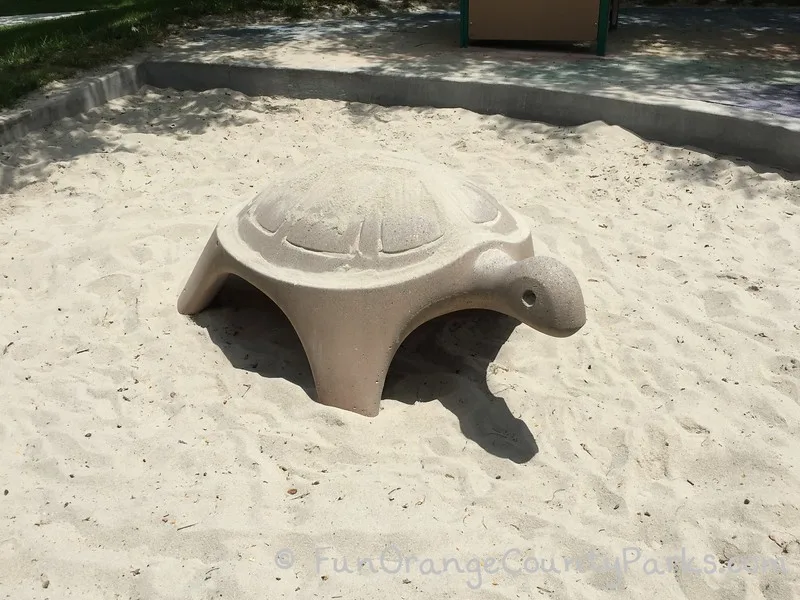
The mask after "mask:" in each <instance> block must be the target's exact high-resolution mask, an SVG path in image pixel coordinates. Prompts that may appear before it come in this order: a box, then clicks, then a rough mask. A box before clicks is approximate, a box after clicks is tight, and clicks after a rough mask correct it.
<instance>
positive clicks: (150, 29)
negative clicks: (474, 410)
mask: <svg viewBox="0 0 800 600" xmlns="http://www.w3.org/2000/svg"><path fill="white" fill-rule="evenodd" d="M6 4H7V5H9V6H10V5H12V4H13V5H14V6H15V8H17V9H18V8H19V6H18V5H19V4H25V5H26V10H32V7H33V6H34V5H35V6H36V7H38V8H41V9H43V10H45V12H51V11H53V10H54V9H57V10H56V11H57V12H63V11H66V12H70V11H73V10H81V9H87V8H91V7H95V8H97V9H99V10H97V12H91V13H87V14H83V15H78V16H74V17H68V18H64V19H57V20H51V21H39V22H33V23H28V24H24V25H17V26H13V27H5V28H0V108H6V107H10V106H13V105H14V103H15V102H17V101H18V100H19V99H20V98H21V97H22V96H24V95H25V94H27V93H29V92H32V91H34V90H36V89H38V88H40V87H41V86H43V85H46V84H48V83H50V82H51V81H55V80H59V79H64V78H68V77H72V76H75V75H76V74H77V73H78V72H79V71H81V70H84V69H91V68H94V67H99V66H102V65H104V64H108V63H110V62H113V61H115V60H119V59H122V58H124V57H126V56H128V55H130V54H132V53H133V52H135V51H136V50H138V49H141V48H142V47H144V46H146V45H148V44H150V43H153V42H156V41H158V40H160V39H163V38H164V37H165V36H166V34H167V33H168V32H169V30H170V27H171V26H175V25H178V26H181V25H187V24H190V23H191V22H192V21H195V20H196V19H198V18H199V17H202V16H206V15H236V14H242V13H246V12H248V11H254V10H259V11H268V12H274V13H276V14H282V15H286V16H290V17H301V16H307V15H310V14H313V13H314V11H315V10H317V9H319V8H321V7H323V6H330V5H332V4H334V5H335V4H350V5H355V6H356V7H357V8H360V9H365V8H374V7H375V6H377V3H376V0H356V1H355V2H354V1H352V0H351V1H350V2H337V1H336V0H333V1H327V2H326V1H324V0H73V1H71V2H64V1H62V2H58V1H57V0H34V1H31V2H21V1H20V0H0V6H2V7H5V5H6ZM2 12H3V11H2V10H0V14H2Z"/></svg>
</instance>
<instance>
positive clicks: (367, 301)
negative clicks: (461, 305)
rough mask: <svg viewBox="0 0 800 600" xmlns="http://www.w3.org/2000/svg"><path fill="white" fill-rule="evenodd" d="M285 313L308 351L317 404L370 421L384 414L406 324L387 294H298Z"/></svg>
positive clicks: (364, 292) (289, 300) (359, 291)
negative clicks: (384, 397) (382, 405)
mask: <svg viewBox="0 0 800 600" xmlns="http://www.w3.org/2000/svg"><path fill="white" fill-rule="evenodd" d="M292 296H293V297H292V298H289V299H284V300H283V302H282V304H283V305H284V306H286V307H287V310H286V314H287V317H288V318H289V320H290V321H291V322H292V324H293V326H294V328H295V330H296V331H297V334H298V336H299V338H300V341H301V343H302V344H303V348H304V349H305V351H306V356H307V357H308V362H309V364H310V366H311V372H312V373H313V376H314V384H315V386H316V391H317V400H318V401H319V402H320V403H321V404H325V405H327V406H333V407H337V408H341V409H344V410H349V411H352V412H356V413H359V414H362V415H366V416H369V417H374V416H376V415H377V414H378V412H379V411H380V402H381V397H382V394H383V386H384V382H385V380H386V373H387V372H388V370H389V365H390V363H391V362H392V358H394V354H395V351H396V350H397V347H398V345H399V338H400V336H401V334H402V332H403V330H404V329H405V326H406V320H405V318H401V316H400V315H398V314H396V312H394V311H392V309H391V297H390V295H389V294H388V293H387V292H385V291H384V292H383V293H381V292H380V291H373V290H370V291H366V290H349V291H336V292H332V291H330V290H328V291H322V290H310V289H305V290H296V291H293V292H292Z"/></svg>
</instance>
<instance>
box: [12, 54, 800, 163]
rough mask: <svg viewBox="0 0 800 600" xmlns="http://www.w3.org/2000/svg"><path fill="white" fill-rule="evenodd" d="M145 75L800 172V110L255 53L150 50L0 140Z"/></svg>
mask: <svg viewBox="0 0 800 600" xmlns="http://www.w3.org/2000/svg"><path fill="white" fill-rule="evenodd" d="M142 85H151V86H153V87H158V88H171V89H176V90H192V91H203V90H209V89H215V88H227V89H232V90H235V91H238V92H242V93H244V94H247V95H251V96H258V95H276V96H287V97H291V98H297V99H312V98H313V99H323V100H344V101H350V102H363V103H366V104H376V105H380V106H415V107H420V106H430V107H434V108H464V109H467V110H471V111H474V112H477V113H481V114H501V115H505V116H508V117H511V118H516V119H524V120H531V121H541V122H545V123H551V124H554V125H567V126H571V125H580V124H583V123H588V122H591V121H603V122H605V123H608V124H610V125H618V126H620V127H623V128H625V129H627V130H629V131H631V132H633V133H635V134H636V135H639V136H641V137H643V138H645V139H650V140H654V141H660V142H664V143H667V144H673V145H677V146H688V147H693V148H697V149H700V150H704V151H708V152H713V153H716V154H723V155H728V156H732V157H738V158H741V159H744V160H746V161H750V162H753V163H757V164H759V165H762V166H771V167H776V168H779V169H784V170H787V171H790V172H792V173H800V119H792V118H791V117H784V116H782V115H777V114H772V113H765V112H760V111H754V110H748V109H740V108H735V107H724V106H720V105H716V104H710V103H706V102H699V101H684V100H677V99H670V98H643V97H639V96H634V95H628V96H627V97H622V96H619V95H616V96H615V95H611V94H609V93H607V92H603V91H597V92H595V93H590V94H587V93H580V92H573V91H567V90H564V89H550V88H545V87H541V86H538V87H537V86H531V85H524V84H517V83H502V82H494V81H475V80H468V79H463V80H459V79H444V78H432V77H421V76H416V75H396V74H386V73H374V72H369V71H332V70H316V69H296V68H283V67H272V66H266V65H259V64H247V63H214V62H210V63H202V62H191V61H175V60H166V59H165V60H153V59H150V60H146V61H144V62H141V63H139V64H136V65H131V66H127V67H124V68H122V69H119V70H117V71H114V72H113V73H110V74H109V75H106V76H104V77H100V78H96V79H93V80H90V81H89V82H88V84H86V85H84V86H82V87H81V88H79V89H75V90H73V91H71V92H69V93H68V94H65V95H63V96H59V97H56V98H53V99H51V100H49V101H47V102H45V103H43V104H42V105H41V106H39V107H36V108H33V109H31V110H27V111H21V112H19V113H17V114H12V115H11V116H9V117H6V118H5V119H0V144H3V143H6V142H7V141H9V140H11V139H17V138H19V137H22V136H24V135H25V134H26V133H27V132H29V131H32V130H34V129H38V128H40V127H43V126H46V125H49V124H50V123H52V122H54V121H56V120H58V119H61V118H63V117H67V116H74V115H76V114H80V113H82V112H85V111H87V110H89V109H91V108H94V107H96V106H99V105H101V104H103V103H104V102H106V101H108V100H111V99H113V98H117V97H120V96H123V95H126V94H132V93H136V92H137V91H138V90H139V88H140V87H141V86H142Z"/></svg>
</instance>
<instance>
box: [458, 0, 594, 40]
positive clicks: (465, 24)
mask: <svg viewBox="0 0 800 600" xmlns="http://www.w3.org/2000/svg"><path fill="white" fill-rule="evenodd" d="M601 1H602V0H601ZM460 8H461V47H462V48H466V47H467V46H469V0H461V3H460Z"/></svg>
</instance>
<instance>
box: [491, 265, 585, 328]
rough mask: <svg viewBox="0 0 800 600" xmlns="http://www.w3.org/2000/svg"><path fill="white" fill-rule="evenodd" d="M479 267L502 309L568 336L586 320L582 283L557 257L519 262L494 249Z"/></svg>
mask: <svg viewBox="0 0 800 600" xmlns="http://www.w3.org/2000/svg"><path fill="white" fill-rule="evenodd" d="M477 266H478V271H479V273H481V275H482V277H483V281H484V282H485V284H486V285H487V286H488V287H489V292H490V295H491V296H492V297H494V298H495V302H497V309H498V310H499V311H500V312H503V313H505V314H507V315H509V316H511V317H514V318H515V319H518V320H519V321H521V322H522V323H525V324H526V325H528V326H530V327H532V328H534V329H536V330H537V331H541V332H542V333H544V334H546V335H551V336H553V337H568V336H570V335H572V334H573V333H575V332H577V331H578V330H579V329H580V328H581V327H583V325H584V324H585V323H586V308H585V307H584V303H583V293H582V292H581V286H580V284H579V283H578V280H577V278H576V277H575V275H574V274H573V272H572V271H571V270H570V269H569V268H568V267H566V266H565V265H563V264H562V263H560V262H559V261H557V260H556V259H555V258H550V257H548V256H534V257H531V258H526V259H523V260H519V261H516V260H514V259H512V258H511V257H510V256H508V255H507V254H505V253H504V252H501V251H499V250H490V251H488V252H486V253H484V255H483V256H481V258H480V259H479V262H478V264H477Z"/></svg>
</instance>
